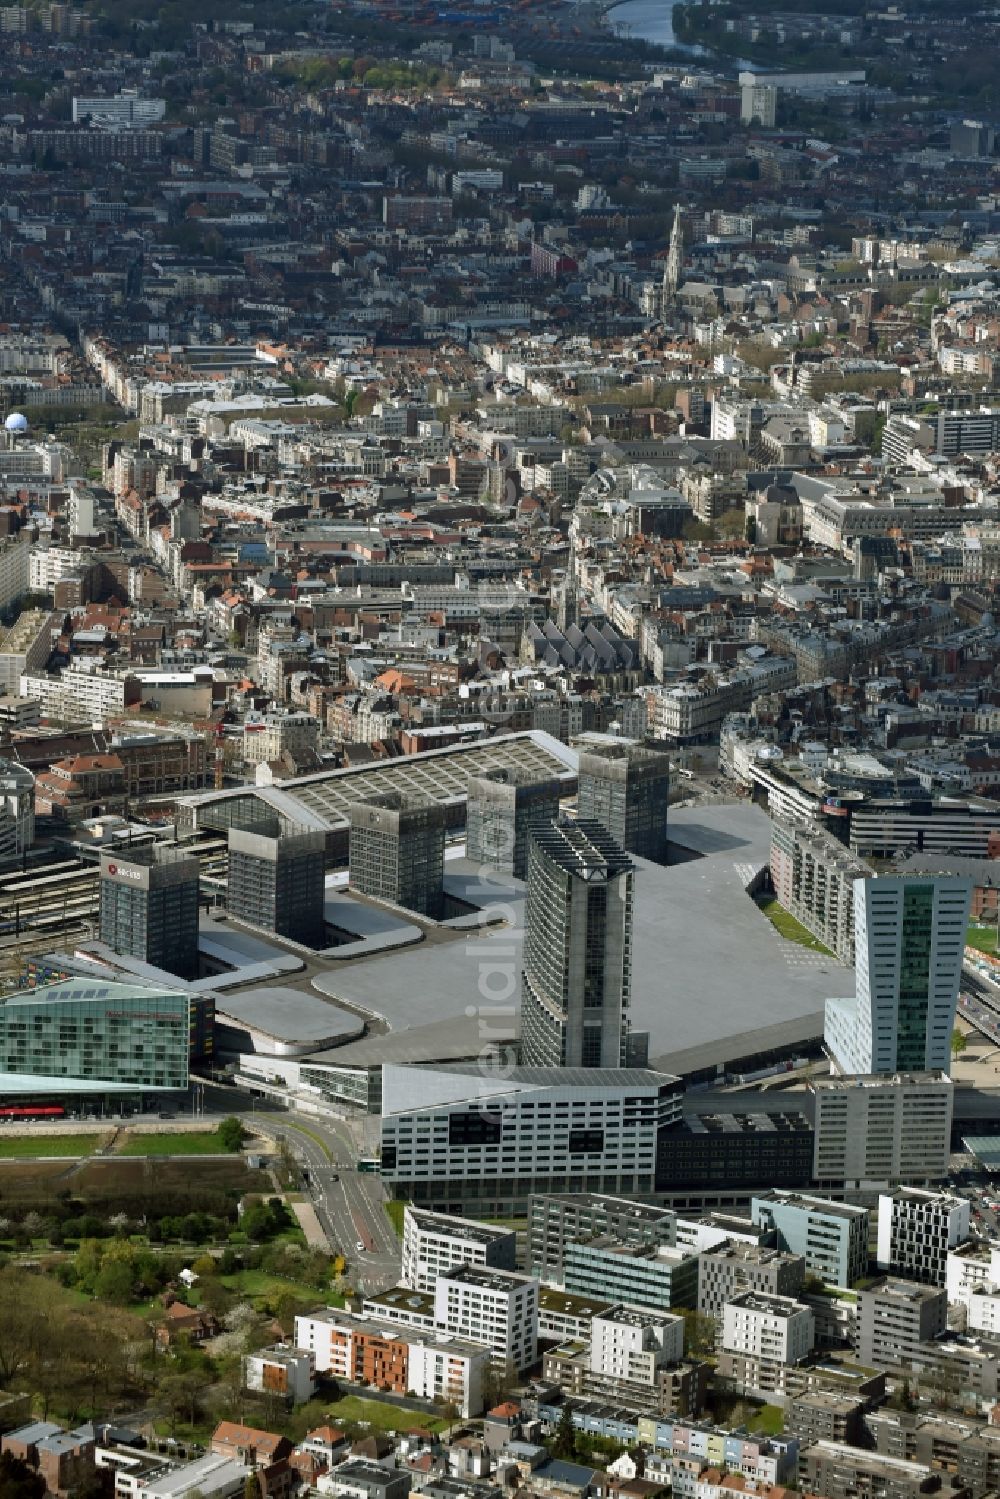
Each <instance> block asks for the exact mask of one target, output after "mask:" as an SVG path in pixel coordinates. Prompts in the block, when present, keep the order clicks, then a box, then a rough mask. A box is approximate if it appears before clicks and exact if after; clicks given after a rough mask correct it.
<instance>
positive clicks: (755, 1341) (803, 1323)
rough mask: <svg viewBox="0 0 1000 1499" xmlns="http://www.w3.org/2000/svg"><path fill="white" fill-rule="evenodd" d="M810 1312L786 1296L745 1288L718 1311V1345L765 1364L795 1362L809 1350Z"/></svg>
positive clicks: (811, 1340) (811, 1336)
mask: <svg viewBox="0 0 1000 1499" xmlns="http://www.w3.org/2000/svg"><path fill="white" fill-rule="evenodd" d="M814 1341H815V1324H814V1320H813V1314H812V1312H811V1311H810V1310H809V1308H808V1307H807V1306H802V1305H801V1304H800V1303H799V1302H798V1301H795V1300H793V1299H792V1297H790V1296H761V1295H759V1294H757V1293H755V1292H753V1291H748V1292H747V1293H746V1294H745V1295H744V1296H736V1297H734V1298H733V1300H732V1301H727V1302H726V1304H725V1306H724V1308H723V1311H722V1347H723V1349H724V1350H725V1352H727V1353H737V1354H744V1355H746V1356H747V1357H749V1358H753V1359H759V1360H760V1361H761V1362H762V1363H767V1364H784V1365H788V1364H797V1363H798V1362H799V1360H800V1359H803V1358H805V1356H806V1354H807V1353H811V1352H812V1347H813V1343H814Z"/></svg>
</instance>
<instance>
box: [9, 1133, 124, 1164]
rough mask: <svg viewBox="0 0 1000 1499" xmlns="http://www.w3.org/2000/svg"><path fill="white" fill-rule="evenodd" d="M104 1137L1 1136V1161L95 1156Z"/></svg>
mask: <svg viewBox="0 0 1000 1499" xmlns="http://www.w3.org/2000/svg"><path fill="white" fill-rule="evenodd" d="M105 1138H106V1136H104V1135H0V1160H8V1161H18V1160H37V1159H38V1158H39V1157H40V1156H74V1157H76V1158H79V1157H80V1156H82V1155H93V1153H94V1151H95V1150H96V1149H97V1147H98V1146H99V1145H100V1143H101V1141H102V1140H103V1139H105Z"/></svg>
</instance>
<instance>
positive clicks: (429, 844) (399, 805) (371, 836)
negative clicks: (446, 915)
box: [350, 791, 445, 921]
mask: <svg viewBox="0 0 1000 1499" xmlns="http://www.w3.org/2000/svg"><path fill="white" fill-rule="evenodd" d="M444 831H445V809H444V807H443V806H441V805H440V804H439V803H438V802H433V801H430V800H429V799H424V798H422V797H415V796H411V797H408V796H402V795H401V794H400V793H399V792H398V791H388V792H386V793H385V794H384V795H380V796H373V797H370V798H369V799H368V800H367V801H364V802H359V803H358V804H357V805H356V806H353V807H352V808H351V845H350V868H351V872H350V880H351V888H352V889H354V890H357V891H359V892H360V893H361V894H362V895H371V896H374V897H375V899H376V900H387V901H392V903H393V904H394V905H397V906H405V908H406V909H407V910H408V911H416V912H417V913H418V914H419V915H421V916H429V917H431V919H432V920H434V921H438V920H440V918H441V916H442V914H443V912H444Z"/></svg>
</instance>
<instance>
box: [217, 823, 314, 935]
mask: <svg viewBox="0 0 1000 1499" xmlns="http://www.w3.org/2000/svg"><path fill="white" fill-rule="evenodd" d="M323 854H324V838H323V834H322V833H314V832H305V831H291V832H281V831H278V830H277V829H276V828H275V829H267V830H264V831H259V830H253V831H252V830H251V829H249V828H235V827H234V828H230V830H229V890H228V894H227V897H226V908H227V910H228V911H229V912H230V913H231V915H233V916H236V917H238V918H239V919H240V920H241V921H245V922H247V924H248V925H250V926H255V927H260V928H261V929H262V930H263V931H266V932H274V933H276V935H277V936H279V937H288V938H289V939H290V941H292V942H302V943H304V944H306V945H307V946H310V947H313V946H318V945H320V944H321V943H322V942H323V934H324V923H323V897H324V877H323Z"/></svg>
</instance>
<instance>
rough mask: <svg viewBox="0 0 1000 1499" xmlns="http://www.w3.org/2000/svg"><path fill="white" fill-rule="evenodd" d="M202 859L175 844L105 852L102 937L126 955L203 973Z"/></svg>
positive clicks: (187, 974) (186, 974)
mask: <svg viewBox="0 0 1000 1499" xmlns="http://www.w3.org/2000/svg"><path fill="white" fill-rule="evenodd" d="M199 869H200V866H199V863H198V860H197V859H196V858H194V857H192V856H190V855H187V854H184V853H183V852H182V851H181V850H179V849H175V848H164V847H156V848H141V849H129V850H128V851H127V852H126V853H125V854H122V855H119V854H102V855H101V898H100V910H101V917H100V924H101V941H102V942H105V943H107V945H108V947H110V948H111V949H112V950H113V951H114V952H116V953H121V954H122V955H123V956H124V957H130V958H139V959H141V960H142V962H144V963H151V964H152V965H153V966H154V967H155V968H162V969H164V970H165V971H166V972H167V973H175V974H177V976H178V977H179V978H196V977H197V975H198V874H199Z"/></svg>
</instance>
